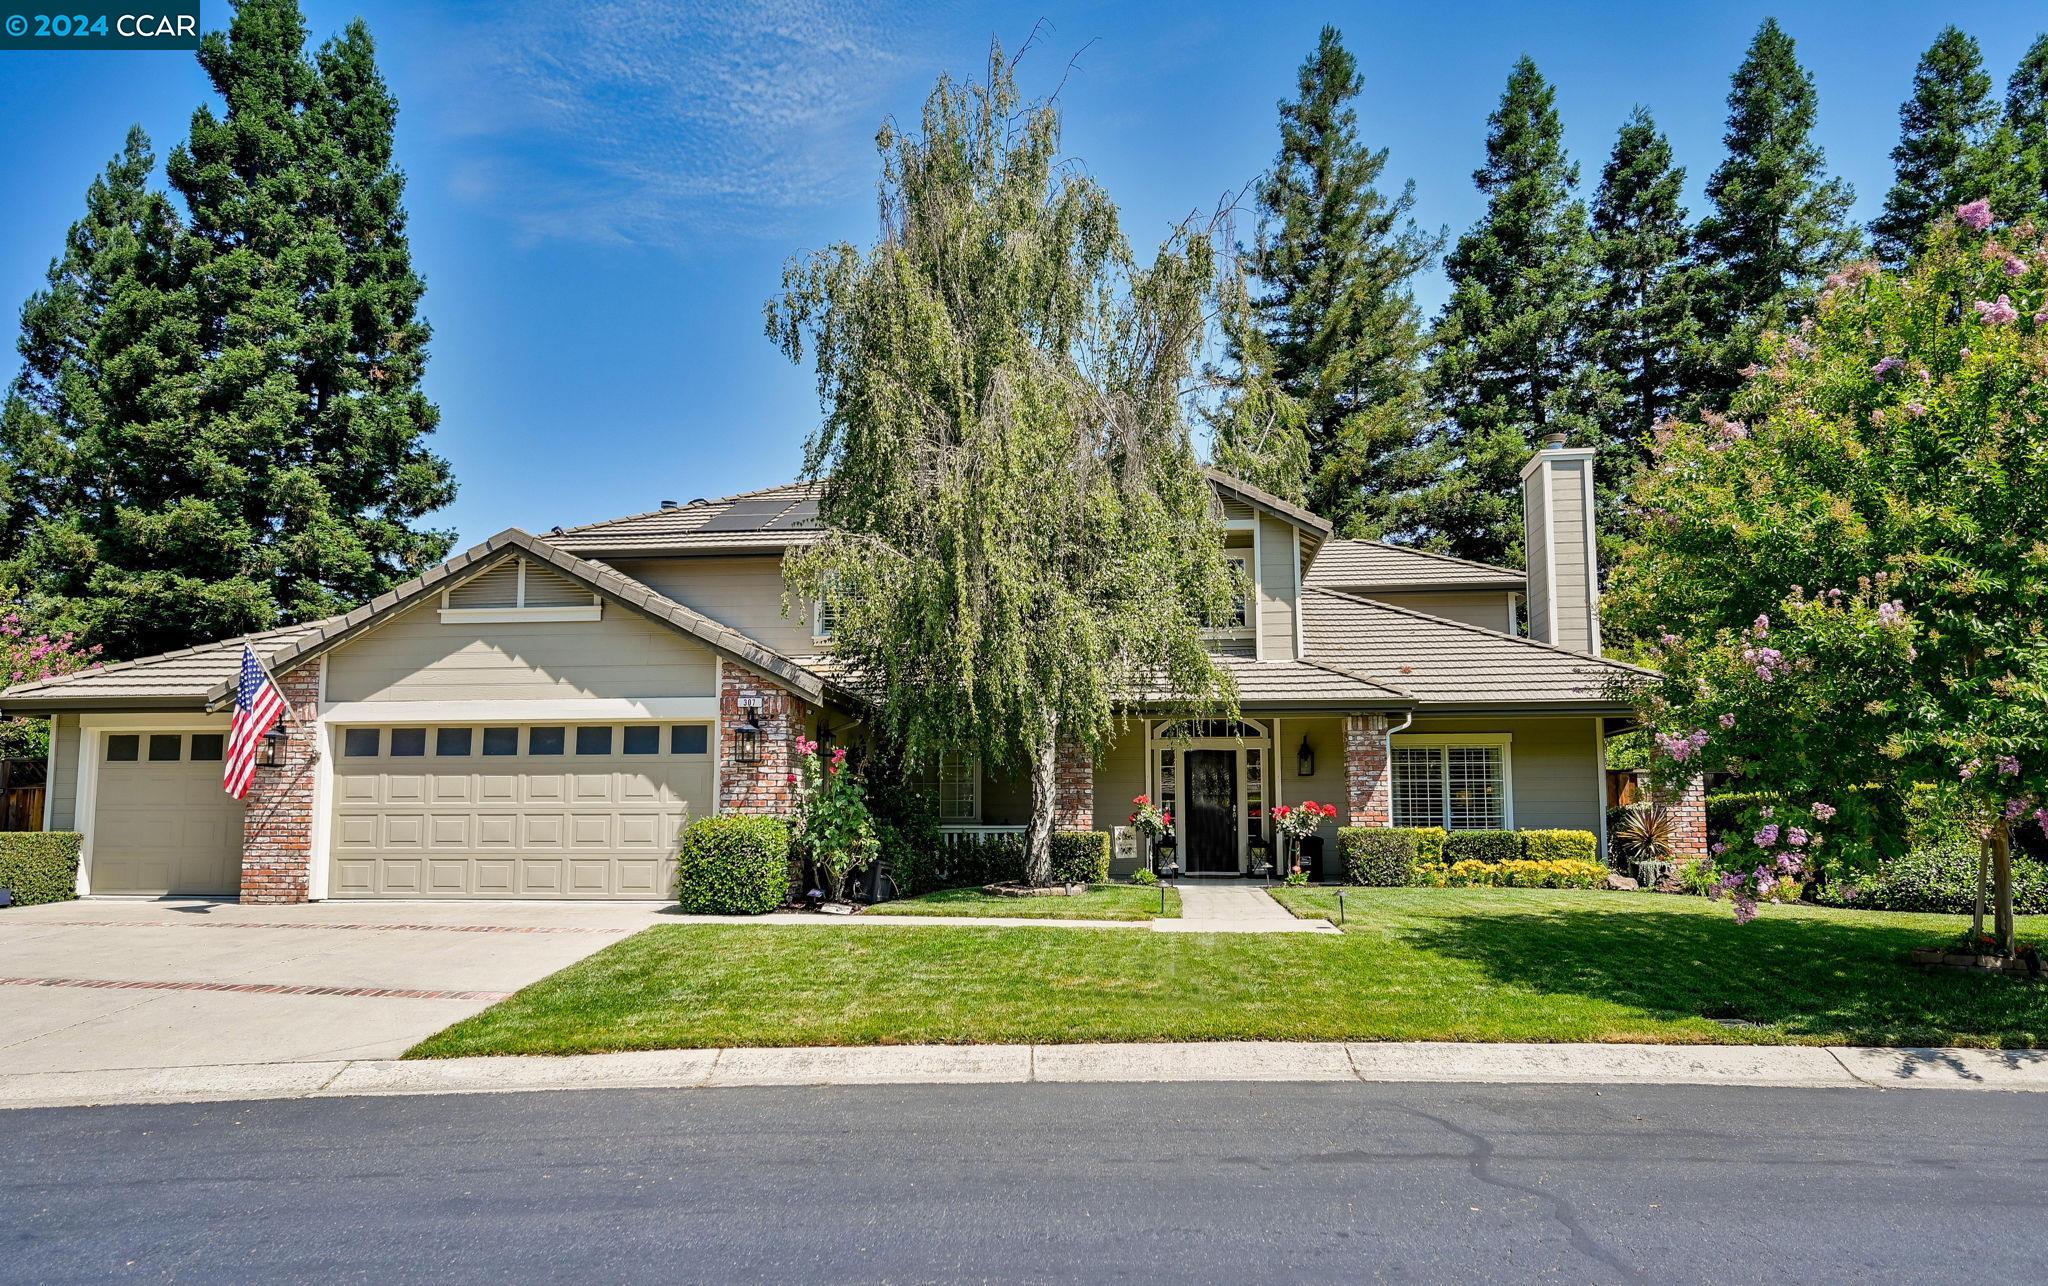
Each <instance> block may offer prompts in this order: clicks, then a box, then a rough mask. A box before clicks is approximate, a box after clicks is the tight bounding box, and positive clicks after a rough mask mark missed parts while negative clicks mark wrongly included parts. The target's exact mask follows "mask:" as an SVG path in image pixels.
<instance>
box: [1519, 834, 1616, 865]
mask: <svg viewBox="0 0 2048 1286" xmlns="http://www.w3.org/2000/svg"><path fill="white" fill-rule="evenodd" d="M1519 834H1520V835H1521V837H1522V859H1523V860H1524V861H1528V862H1597V861H1599V860H1600V839H1599V837H1598V836H1596V835H1594V834H1593V832H1591V831H1521V832H1519Z"/></svg>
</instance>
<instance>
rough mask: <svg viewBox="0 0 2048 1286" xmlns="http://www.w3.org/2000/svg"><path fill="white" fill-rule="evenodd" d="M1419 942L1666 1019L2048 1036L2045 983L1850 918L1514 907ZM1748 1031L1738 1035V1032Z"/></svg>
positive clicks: (1413, 933)
mask: <svg viewBox="0 0 2048 1286" xmlns="http://www.w3.org/2000/svg"><path fill="white" fill-rule="evenodd" d="M1401 936H1402V937H1403V938H1404V939H1405V940H1406V941H1408V942H1409V943H1410V944H1412V945H1414V946H1416V947H1418V948H1421V949H1424V950H1428V951H1432V952H1436V953H1439V954H1442V955H1447V956H1454V957H1457V958H1460V959H1463V960H1467V961H1470V962H1471V963H1473V964H1475V965H1477V966H1478V967H1479V968H1481V969H1483V970H1485V971H1486V973H1487V974H1488V975H1489V976H1490V977H1492V978H1494V979H1495V980H1497V981H1499V982H1502V983H1508V984H1514V985H1517V986H1522V987H1528V988H1531V989H1533V990H1536V991H1539V992H1551V993H1575V994H1579V995H1586V996H1594V997H1598V998H1600V999H1602V1000H1609V1001H1613V1002H1615V1003H1618V1004H1624V1005H1630V1006H1633V1007H1635V1008H1638V1009H1641V1010H1644V1011H1645V1012H1647V1013H1650V1014H1653V1015H1655V1016H1657V1017H1658V1018H1663V1019H1682V1018H1709V1019H1720V1020H1724V1021H1727V1020H1734V1021H1736V1022H1751V1023H1760V1024H1764V1025H1766V1026H1769V1027H1773V1028H1776V1029H1777V1030H1778V1031H1779V1032H1781V1033H1783V1034H1784V1035H1787V1036H1793V1037H1809V1038H1812V1037H1823V1038H1826V1039H1828V1040H1841V1041H1845V1042H1848V1043H1853V1044H1870V1045H1953V1044H1964V1045H1995V1046H2004V1047H2007V1048H2014V1049H2030V1048H2035V1047H2038V1046H2041V1045H2042V1044H2044V1043H2048V984H2042V983H2038V982H2029V981H2025V980H2020V979H2011V978H2001V977H1986V976H1978V975H1971V974H1962V973H1952V972H1947V971H1940V970H1922V969H1919V968H1917V967H1915V966H1913V965H1910V964H1907V963H1905V960H1904V955H1905V953H1906V951H1907V950H1908V949H1909V948H1911V947H1915V946H1923V945H1925V944H1926V942H1927V940H1928V937H1929V935H1928V933H1927V932H1926V931H1925V930H1919V929H1913V928H1904V927H1890V926H1883V925H1862V924H1853V923H1845V922H1842V921H1839V920H1829V919H1821V918H1817V917H1816V918H1807V917H1799V918H1793V917H1790V916H1785V917H1773V916H1772V915H1771V914H1770V912H1769V910H1766V911H1765V913H1764V915H1763V916H1762V917H1761V918H1759V919H1758V920H1756V921H1755V922H1753V923H1750V924H1746V925H1739V924H1736V923H1735V921H1734V918H1733V917H1732V916H1728V915H1725V914H1724V915H1721V916H1715V915H1698V914H1694V915H1656V916H1645V915H1622V914H1616V913H1614V912H1612V911H1593V910H1587V911H1577V910H1564V909H1561V910H1557V911H1551V912H1547V913H1546V912H1532V911H1504V912H1501V913H1499V914H1475V915H1467V916H1462V917H1457V918H1445V919H1441V920H1434V919H1431V920H1423V921H1420V922H1416V923H1411V924H1409V925H1407V926H1404V927H1403V929H1402V931H1401ZM1737 1039H1739V1036H1738V1037H1737Z"/></svg>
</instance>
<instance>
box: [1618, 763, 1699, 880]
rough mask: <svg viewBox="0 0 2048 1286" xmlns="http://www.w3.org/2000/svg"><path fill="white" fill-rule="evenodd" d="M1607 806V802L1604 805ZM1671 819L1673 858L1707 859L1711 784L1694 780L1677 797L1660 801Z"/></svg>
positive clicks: (1673, 796)
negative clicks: (1708, 803) (1708, 808)
mask: <svg viewBox="0 0 2048 1286" xmlns="http://www.w3.org/2000/svg"><path fill="white" fill-rule="evenodd" d="M1602 802H1603V803H1604V802H1605V801H1602ZM1657 802H1658V803H1660V804H1662V805H1663V806H1664V811H1665V812H1666V813H1668V814H1670V816H1671V855H1672V856H1673V857H1675V858H1678V859H1680V860H1685V859H1687V858H1694V857H1705V856H1706V855H1707V783H1706V779H1705V778H1704V777H1694V778H1692V779H1690V780H1688V781H1687V782H1686V783H1685V789H1683V790H1681V791H1679V792H1678V793H1677V794H1676V795H1672V794H1670V793H1668V792H1667V793H1666V794H1664V795H1663V796H1662V797H1660V798H1659V799H1658V801H1657Z"/></svg>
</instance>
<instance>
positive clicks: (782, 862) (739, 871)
mask: <svg viewBox="0 0 2048 1286" xmlns="http://www.w3.org/2000/svg"><path fill="white" fill-rule="evenodd" d="M788 899H789V825H788V823H786V822H784V821H783V820H782V819H781V818H779V817H755V816H749V815H746V814H739V813H728V814H726V815H724V816H720V817H700V818H698V819H697V820H696V821H694V822H691V823H690V824H689V825H688V826H686V827H684V828H683V843H682V848H681V851H680V852H678V853H677V855H676V902H677V903H678V904H679V905H680V907H681V908H682V910H683V911H685V912H687V913H689V914H691V915H766V914H767V913H768V912H770V911H773V910H775V909H776V908H777V907H780V906H781V905H782V904H783V903H784V902H786V901H787V900H788Z"/></svg>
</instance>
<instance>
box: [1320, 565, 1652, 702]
mask: <svg viewBox="0 0 2048 1286" xmlns="http://www.w3.org/2000/svg"><path fill="white" fill-rule="evenodd" d="M1302 603H1303V606H1304V607H1305V608H1306V609H1307V610H1306V611H1305V612H1304V614H1303V617H1302V640H1303V643H1304V645H1305V648H1304V651H1305V654H1306V656H1307V657H1308V659H1310V660H1314V661H1318V662H1321V663H1324V664H1331V665H1338V666H1342V667H1343V668H1344V669H1346V670H1349V671H1351V672H1353V673H1358V674H1369V675H1372V676H1373V677H1374V679H1375V680H1377V681H1379V682H1384V683H1390V684H1397V685H1399V686H1400V687H1401V688H1403V689H1405V690H1406V691H1408V692H1411V693H1413V694H1414V695H1415V697H1416V698H1417V699H1418V700H1419V701H1420V702H1421V703H1422V704H1423V705H1424V706H1425V707H1431V706H1438V707H1441V706H1457V707H1483V708H1501V707H1517V706H1544V707H1559V706H1562V707H1567V708H1573V709H1599V710H1621V709H1624V708H1626V706H1627V703H1626V702H1622V701H1617V700H1615V699H1614V698H1613V697H1612V696H1610V695H1609V693H1608V691H1607V685H1608V683H1609V682H1610V681H1612V680H1613V679H1614V678H1616V677H1619V676H1625V675H1632V674H1633V675H1648V674H1650V673H1651V672H1650V671H1648V670H1645V669H1643V668H1641V667H1640V666H1634V665H1628V664H1625V663H1623V662H1620V661H1609V660H1606V659H1604V658H1601V657H1597V656H1586V655H1584V654H1582V653H1579V652H1571V651H1567V650H1565V649H1564V648H1560V647H1553V646H1551V645H1550V644H1548V643H1538V642H1536V641H1535V640H1533V639H1524V638H1516V637H1515V636H1513V635H1510V634H1501V633H1498V632H1496V631H1494V630H1489V629H1485V628H1483V627H1481V626H1477V625H1467V624H1465V623H1464V622H1462V621H1451V620H1446V619H1444V618H1443V617H1440V616H1430V615H1427V614H1425V613H1422V612H1412V611H1409V610H1408V609H1407V608H1403V607H1393V606H1390V605H1389V604H1386V603H1380V602H1375V601H1374V600H1372V599H1369V598H1360V597H1358V596H1357V595H1353V594H1345V593H1340V592H1338V591H1336V590H1328V589H1310V590H1308V591H1307V592H1306V593H1304V594H1303V595H1302Z"/></svg>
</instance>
